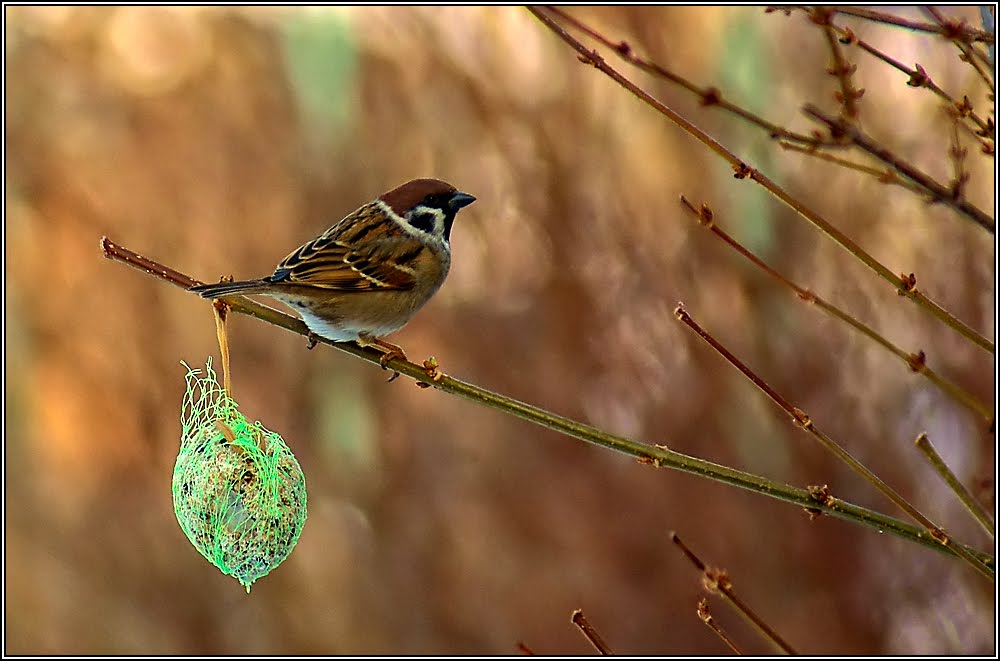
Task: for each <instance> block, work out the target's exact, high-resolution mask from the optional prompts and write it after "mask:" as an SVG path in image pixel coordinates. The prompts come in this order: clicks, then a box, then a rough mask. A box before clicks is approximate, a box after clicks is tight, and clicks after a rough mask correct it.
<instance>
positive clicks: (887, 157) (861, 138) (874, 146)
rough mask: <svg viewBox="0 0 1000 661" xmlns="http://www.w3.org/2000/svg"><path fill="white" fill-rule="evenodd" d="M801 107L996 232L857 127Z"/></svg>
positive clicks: (982, 215) (985, 217)
mask: <svg viewBox="0 0 1000 661" xmlns="http://www.w3.org/2000/svg"><path fill="white" fill-rule="evenodd" d="M802 110H803V112H805V113H806V114H807V115H809V116H810V117H813V118H814V119H816V120H818V121H820V122H821V123H823V124H825V125H826V127H827V128H828V129H829V130H830V132H831V133H832V134H833V135H837V136H843V137H844V138H846V139H848V140H850V141H851V142H853V143H854V144H855V145H857V146H858V147H860V148H861V149H863V150H864V151H866V152H868V153H869V154H871V155H872V156H874V157H875V158H877V159H878V160H880V161H882V162H883V163H885V164H886V165H888V166H890V167H892V168H893V169H894V170H896V171H897V172H899V173H901V174H903V175H904V176H906V177H909V178H910V179H911V180H912V181H914V182H915V183H917V184H918V185H920V186H921V187H922V188H924V189H926V190H927V192H928V193H929V194H930V195H931V197H932V198H933V199H934V201H935V202H941V203H942V204H946V205H948V206H950V207H952V208H953V209H955V210H957V211H959V212H960V213H961V214H962V215H963V216H965V217H966V218H968V219H969V220H971V221H973V222H974V223H976V224H977V225H979V226H980V227H982V228H983V229H985V230H986V231H988V232H989V233H990V234H994V233H995V232H996V226H995V223H994V220H993V219H992V218H990V216H989V214H987V213H986V212H985V211H983V210H982V209H980V208H978V207H977V206H975V205H974V204H972V203H971V202H969V201H968V200H966V199H964V198H955V197H954V196H953V195H952V193H951V191H949V190H948V189H947V188H946V187H945V186H943V185H941V184H939V183H938V182H936V181H934V179H932V178H931V177H930V176H929V175H927V174H925V173H923V172H921V171H920V170H918V169H917V168H916V167H914V166H913V165H911V164H910V163H908V162H906V161H905V160H903V159H902V158H899V157H898V156H896V155H895V154H893V153H892V152H890V151H889V150H888V149H886V148H885V147H883V146H882V145H881V144H879V143H878V142H876V141H875V140H873V139H872V138H871V137H869V136H868V135H867V134H865V133H864V132H863V131H862V130H861V129H859V128H858V127H857V126H852V125H850V124H848V123H847V122H844V121H843V120H841V119H838V118H836V117H830V116H829V115H827V114H826V113H824V112H823V111H822V110H820V109H819V108H817V107H816V106H814V105H812V104H806V105H805V106H804V107H803V109H802ZM982 339H985V338H982ZM977 344H980V346H984V345H983V344H982V342H977ZM984 348H985V346H984ZM991 350H992V349H991Z"/></svg>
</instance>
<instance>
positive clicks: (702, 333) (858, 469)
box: [674, 305, 995, 580]
mask: <svg viewBox="0 0 1000 661" xmlns="http://www.w3.org/2000/svg"><path fill="white" fill-rule="evenodd" d="M674 315H675V316H676V317H677V319H679V320H680V321H681V323H683V324H684V325H686V326H687V327H688V328H690V329H691V330H693V331H694V332H695V333H696V334H697V335H698V336H699V337H701V339H703V340H705V342H707V343H708V344H709V346H711V347H712V348H713V349H715V351H716V352H717V353H719V355H721V356H722V357H723V358H725V359H726V360H727V361H729V363H730V364H731V365H732V366H733V367H735V368H736V369H738V370H739V371H740V372H742V373H743V375H744V376H745V377H747V378H748V379H749V380H750V381H751V383H753V384H754V385H755V386H757V388H759V389H760V390H761V392H763V393H764V394H765V395H767V396H768V398H769V399H770V400H771V401H773V402H774V403H775V404H777V405H778V406H779V407H780V408H781V409H782V410H783V411H784V412H785V413H787V414H788V416H789V417H790V418H791V419H792V422H793V423H794V424H795V425H796V426H797V427H800V428H802V429H804V430H805V431H807V432H809V433H810V434H812V436H813V438H815V439H816V440H817V441H819V442H820V444H821V445H822V446H823V447H824V448H826V450H827V451H829V452H830V453H831V454H833V455H834V456H835V457H836V458H837V459H839V460H840V461H841V462H843V463H844V464H846V465H847V466H848V467H849V468H850V469H851V470H853V471H854V472H855V473H857V474H858V475H860V476H861V477H863V478H864V479H865V480H867V481H868V482H869V483H870V484H871V485H872V486H874V487H875V488H876V489H878V490H879V491H881V492H882V494H883V495H884V496H885V497H886V498H888V499H889V500H890V501H892V503H893V504H895V505H896V506H897V507H899V509H901V510H903V511H904V512H906V514H908V515H909V516H910V518H912V519H913V520H914V521H916V522H917V523H919V524H920V525H921V526H923V527H924V528H925V529H927V531H928V533H930V535H931V537H933V538H934V539H936V540H937V541H938V542H939V543H940V544H942V545H943V546H953V545H954V544H955V542H954V541H953V540H951V538H950V537H949V536H948V535H947V533H945V532H944V530H942V529H941V528H940V527H938V526H936V525H935V524H934V523H932V522H931V521H930V519H928V518H927V517H926V516H924V515H923V514H922V513H921V512H920V511H919V510H918V509H917V508H916V507H914V506H913V505H912V504H910V502H909V501H908V500H906V499H905V498H903V496H901V495H900V494H899V492H898V491H896V490H895V489H893V488H892V487H890V486H889V485H888V484H886V483H885V482H883V481H882V479H881V478H880V477H879V476H878V475H876V474H875V473H873V472H872V471H871V470H870V469H869V468H868V467H867V466H865V465H864V464H863V463H861V462H860V461H859V460H858V459H856V458H855V457H854V456H853V455H852V454H851V453H849V452H848V451H847V450H845V449H844V448H843V447H842V446H841V445H840V444H838V443H837V442H836V441H834V440H833V439H831V438H830V437H829V436H827V435H826V434H824V433H823V432H821V431H820V430H819V428H817V427H816V425H815V424H814V423H813V421H812V419H811V418H810V417H809V415H808V414H807V413H806V412H805V411H803V410H802V409H800V408H798V407H796V406H793V405H792V404H791V403H790V402H789V401H788V400H787V399H785V397H784V396H782V395H781V394H780V393H778V391H776V390H775V389H774V388H772V387H771V386H770V385H768V383H767V382H766V381H764V379H762V378H761V377H760V376H758V375H757V374H756V373H755V372H754V371H753V370H752V369H750V368H749V367H748V366H747V365H746V364H744V363H743V361H741V360H740V359H739V358H737V357H736V356H735V355H734V354H733V353H732V352H731V351H729V349H727V348H726V347H725V346H723V345H722V343H721V342H719V341H718V340H717V339H715V337H713V336H712V334H711V333H709V332H708V331H707V330H705V329H704V328H702V327H701V326H700V325H699V324H698V322H696V321H695V320H694V319H693V318H692V317H691V315H690V314H688V312H687V310H685V309H684V307H683V306H681V305H678V306H677V309H676V310H675V311H674ZM959 555H961V556H962V559H964V560H965V561H966V562H968V563H969V564H970V565H972V566H973V567H974V568H975V569H976V570H977V571H979V572H980V573H981V574H983V575H984V576H986V577H987V578H989V579H990V580H995V577H994V574H993V572H992V571H991V570H990V568H989V567H987V566H985V565H984V564H983V563H982V562H981V561H980V560H979V559H978V558H976V557H975V556H973V555H971V554H968V553H960V554H959Z"/></svg>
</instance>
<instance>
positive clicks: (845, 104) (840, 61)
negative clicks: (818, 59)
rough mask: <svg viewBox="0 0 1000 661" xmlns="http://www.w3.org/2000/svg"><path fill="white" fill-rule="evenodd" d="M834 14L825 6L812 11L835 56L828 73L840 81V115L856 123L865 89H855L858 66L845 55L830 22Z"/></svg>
mask: <svg viewBox="0 0 1000 661" xmlns="http://www.w3.org/2000/svg"><path fill="white" fill-rule="evenodd" d="M832 16H833V13H832V12H831V11H830V10H829V9H827V8H825V7H815V8H813V10H812V12H811V13H810V18H811V19H812V21H813V23H816V24H817V25H819V26H821V27H822V28H823V36H824V37H825V38H826V45H827V47H828V48H829V49H830V55H831V56H832V57H833V66H832V67H830V68H829V69H827V73H828V74H830V75H831V76H835V77H836V78H837V80H838V81H839V82H840V92H838V93H836V94H834V98H836V99H837V101H838V102H839V103H840V104H841V107H842V108H843V109H842V110H841V113H840V116H841V118H842V119H843V120H844V121H846V122H849V123H851V124H854V123H857V121H858V104H857V101H858V99H860V98H861V97H862V96H863V95H864V93H865V91H864V90H863V89H861V90H859V89H855V87H854V83H853V82H852V81H851V76H852V75H853V74H854V72H855V71H856V70H857V68H858V67H857V65H854V64H851V63H850V62H848V61H847V58H845V57H844V53H843V51H842V50H841V48H840V41H839V40H838V39H837V35H836V34H835V30H834V27H833V26H832V25H831V24H830V18H831V17H832Z"/></svg>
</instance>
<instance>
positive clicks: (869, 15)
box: [830, 5, 996, 42]
mask: <svg viewBox="0 0 1000 661" xmlns="http://www.w3.org/2000/svg"><path fill="white" fill-rule="evenodd" d="M830 9H833V10H834V11H836V12H837V13H838V14H848V15H850V16H857V17H858V18H864V19H867V20H869V21H876V22H878V23H886V24H888V25H895V26H897V27H901V28H906V29H908V30H916V31H918V32H933V33H935V34H940V35H945V30H944V28H942V27H941V26H940V25H934V24H933V23H922V22H920V21H911V20H910V19H908V18H902V17H900V16H893V15H892V14H886V13H885V12H880V11H875V10H872V9H865V8H863V7H845V6H840V5H835V6H833V7H830ZM956 30H958V31H959V35H960V36H961V38H963V39H965V40H966V41H985V42H991V41H993V40H994V39H995V38H996V37H995V36H994V35H993V34H992V33H990V32H986V31H985V30H979V29H977V28H973V27H969V26H968V25H960V26H956Z"/></svg>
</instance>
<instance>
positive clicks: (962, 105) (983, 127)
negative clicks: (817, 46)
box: [830, 21, 994, 156]
mask: <svg viewBox="0 0 1000 661" xmlns="http://www.w3.org/2000/svg"><path fill="white" fill-rule="evenodd" d="M830 27H832V28H833V29H834V30H836V31H837V33H838V34H840V38H841V41H842V42H843V43H847V44H854V45H856V46H857V47H858V48H860V49H862V50H863V51H865V52H866V53H868V54H869V55H871V56H872V57H875V58H878V59H879V60H881V61H882V62H885V63H886V64H888V65H889V66H891V67H893V68H894V69H897V70H898V71H901V72H902V73H904V74H906V76H907V82H906V84H907V85H909V86H910V87H923V88H926V89H928V90H930V91H931V92H932V93H933V94H935V95H936V96H937V97H938V98H940V99H942V100H943V101H946V102H947V103H948V106H949V107H950V108H952V109H955V110H957V111H959V113H960V114H961V116H963V117H968V119H969V121H971V122H973V123H974V124H975V125H976V130H975V131H974V135H976V136H977V138H978V139H979V141H980V143H981V144H983V146H984V150H983V151H984V153H987V154H989V155H991V156H992V155H994V150H993V149H992V142H989V143H987V142H986V140H984V138H988V139H990V140H992V138H993V120H992V119H990V118H987V119H983V118H982V117H980V116H979V115H978V114H977V113H976V112H975V111H974V110H973V107H972V103H971V102H970V101H969V99H968V97H963V98H962V100H961V101H957V100H956V99H955V98H954V97H952V96H951V95H950V94H948V93H947V92H945V91H944V90H943V89H941V88H940V87H938V85H937V84H936V83H935V82H934V80H933V79H932V78H931V76H930V74H928V73H927V70H926V69H924V68H923V67H922V66H920V65H919V64H917V65H915V68H913V69H911V68H910V67H908V66H906V65H905V64H903V63H902V62H900V61H899V60H896V59H895V58H893V57H891V56H889V55H887V54H885V53H884V52H882V51H881V50H879V49H877V48H875V47H874V46H872V45H871V44H869V43H868V42H866V41H864V40H862V39H858V37H857V36H856V35H855V34H854V32H853V31H852V30H850V29H848V28H842V27H840V26H838V25H837V24H836V23H833V22H832V21H831V23H830Z"/></svg>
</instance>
